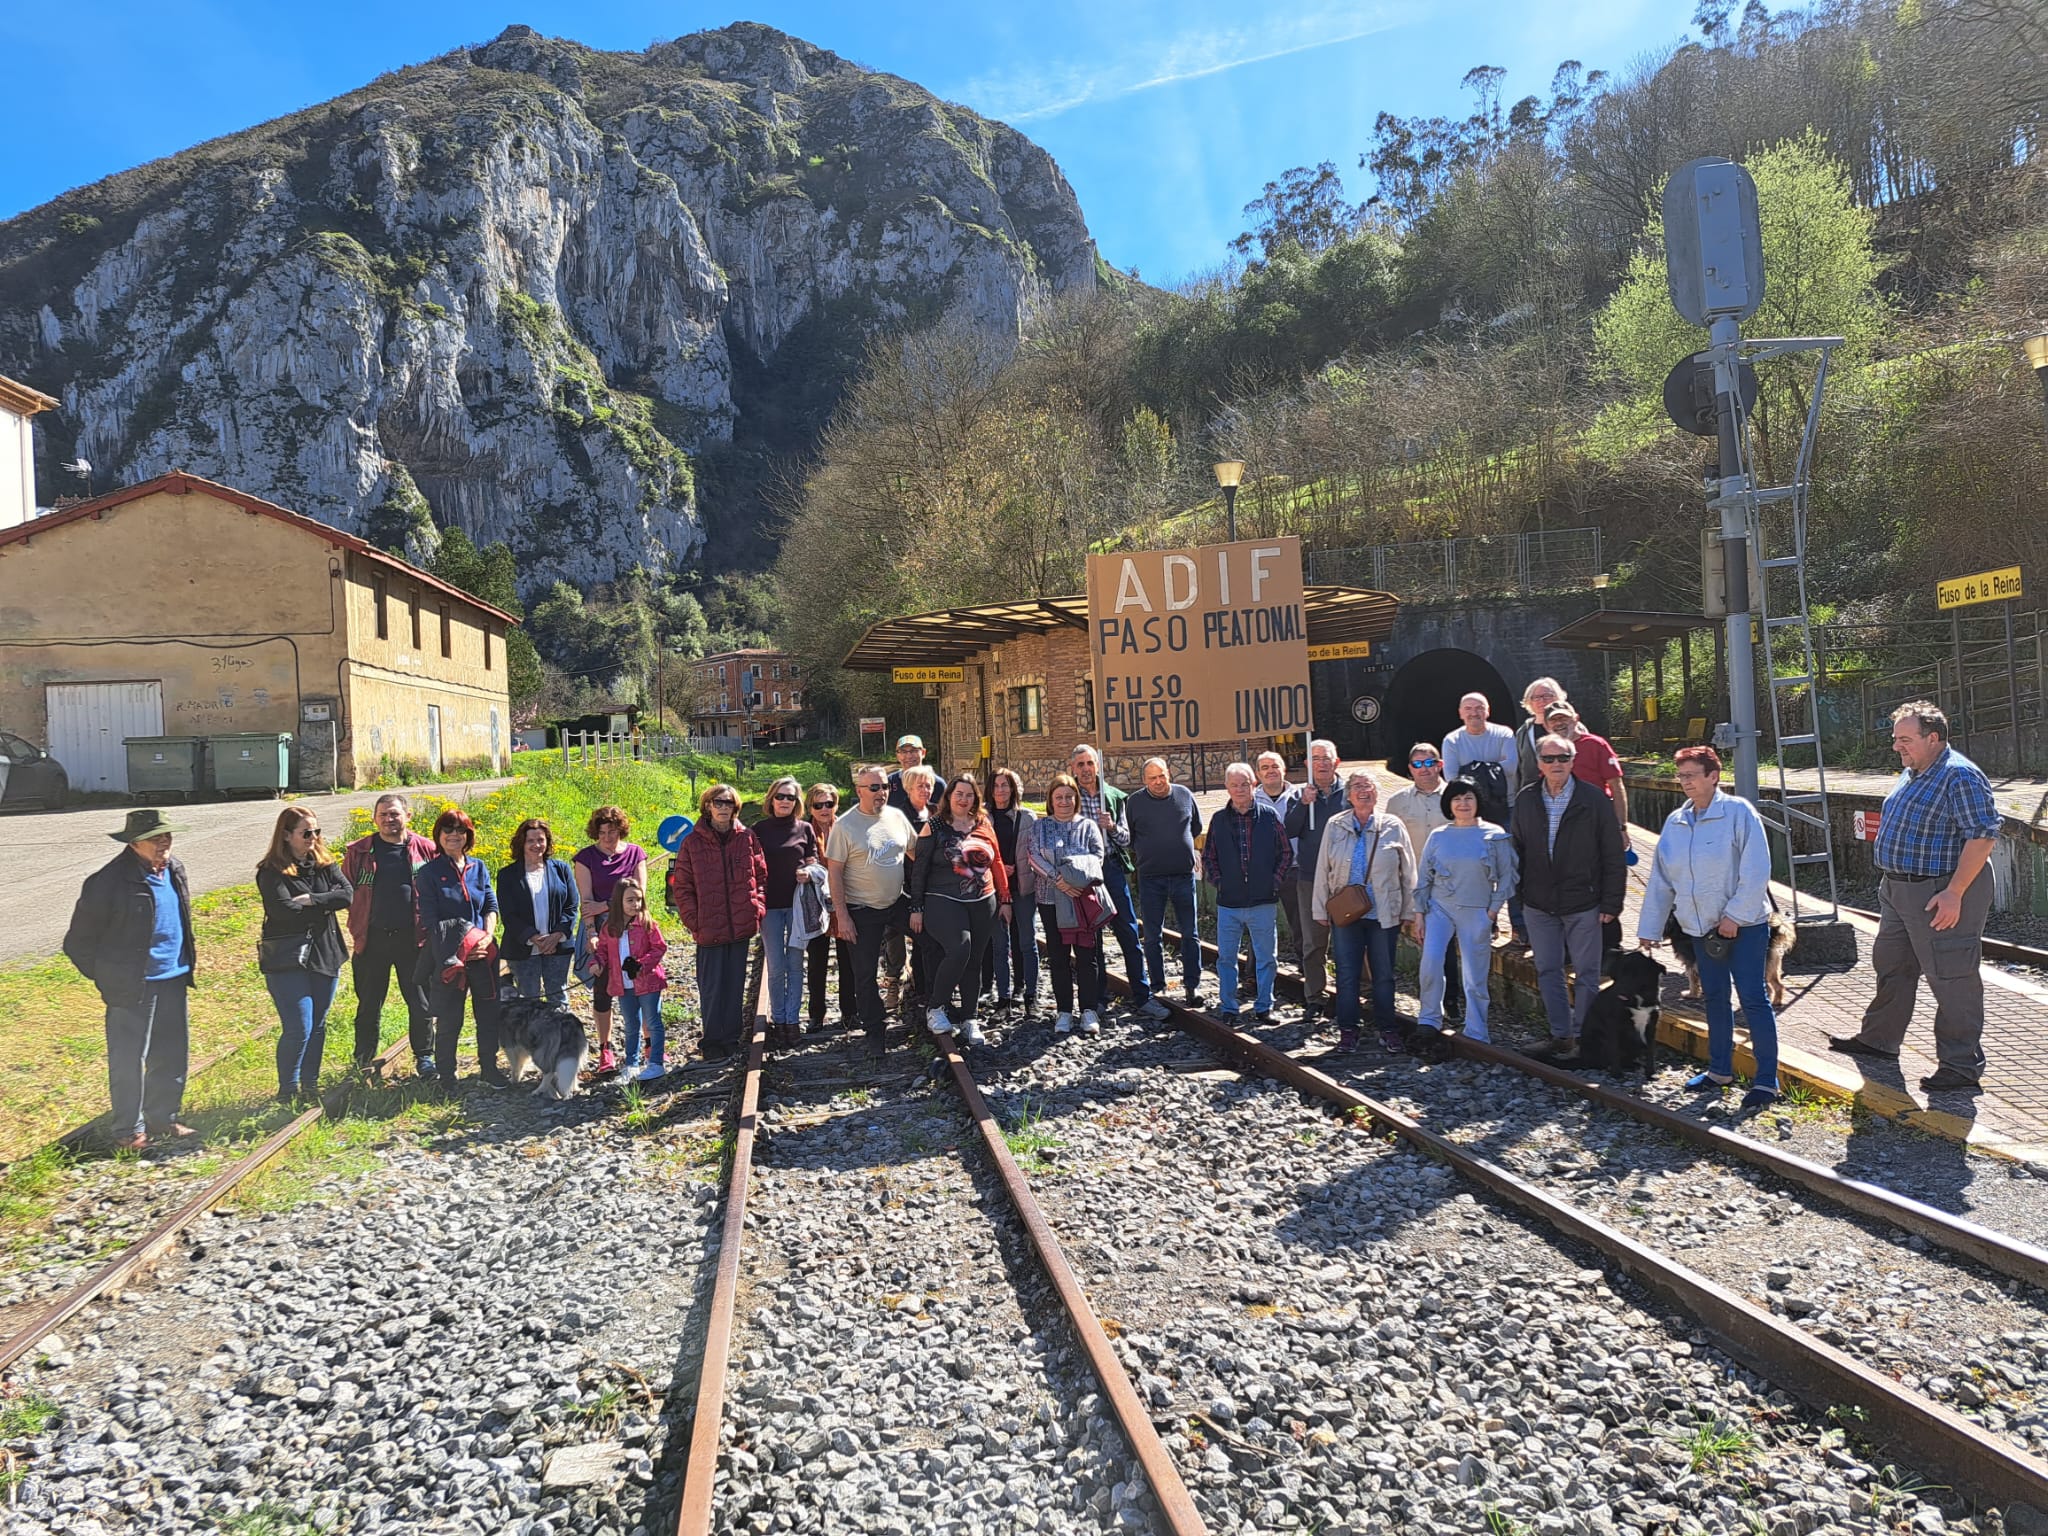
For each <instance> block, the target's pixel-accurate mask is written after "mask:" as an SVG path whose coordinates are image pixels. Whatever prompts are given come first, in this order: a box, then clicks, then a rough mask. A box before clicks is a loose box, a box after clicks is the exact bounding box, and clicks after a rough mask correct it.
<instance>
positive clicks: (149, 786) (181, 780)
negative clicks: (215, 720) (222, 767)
mask: <svg viewBox="0 0 2048 1536" xmlns="http://www.w3.org/2000/svg"><path fill="white" fill-rule="evenodd" d="M121 745H122V746H124V747H126V748H127V749H128V793H129V794H131V795H137V796H147V797H151V798H154V797H155V796H158V795H183V796H185V797H186V798H187V799H190V798H191V797H192V796H193V795H196V794H198V793H199V786H200V778H199V762H200V759H201V758H202V757H203V756H204V755H205V748H206V738H205V737H203V736H128V737H124V738H123V739H122V742H121Z"/></svg>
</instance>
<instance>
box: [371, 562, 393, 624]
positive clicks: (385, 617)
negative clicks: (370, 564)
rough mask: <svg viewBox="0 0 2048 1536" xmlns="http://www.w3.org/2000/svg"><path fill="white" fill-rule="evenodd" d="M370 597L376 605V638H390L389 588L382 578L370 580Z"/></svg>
mask: <svg viewBox="0 0 2048 1536" xmlns="http://www.w3.org/2000/svg"><path fill="white" fill-rule="evenodd" d="M370 596H371V598H372V599H373V600H374V601H375V602H376V604H377V638H378V639H379V640H389V639H390V638H391V588H390V585H389V584H388V583H387V582H386V581H385V580H384V578H383V577H382V576H372V577H371V578H370Z"/></svg>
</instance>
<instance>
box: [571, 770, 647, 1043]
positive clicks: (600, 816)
mask: <svg viewBox="0 0 2048 1536" xmlns="http://www.w3.org/2000/svg"><path fill="white" fill-rule="evenodd" d="M632 829H633V828H632V823H631V822H630V821H628V820H627V819H626V813H625V812H624V811H622V810H620V809H619V808H618V807H617V806H616V805H600V806H599V807H598V808H597V809H596V810H594V811H592V812H591V813H590V820H589V821H587V822H585V823H584V826H583V835H584V836H585V837H587V838H589V839H590V842H589V844H588V846H586V847H583V848H579V849H577V850H576V858H575V861H574V869H575V872H576V891H577V895H578V897H579V898H580V899H581V902H582V909H583V910H582V919H583V926H582V936H581V938H580V939H579V941H578V942H579V945H580V954H579V958H578V960H577V964H578V965H579V966H580V967H582V970H583V975H584V977H585V979H586V980H588V981H589V983H590V1015H591V1018H592V1020H593V1021H594V1022H595V1023H596V1025H597V1070H598V1071H600V1072H611V1071H615V1070H616V1069H617V1067H618V1065H619V1063H618V1060H617V1059H616V1058H615V1057H614V1056H613V1055H612V995H611V993H610V992H609V991H608V990H607V989H606V987H605V982H604V967H603V966H602V965H600V964H598V963H597V957H596V955H595V954H594V953H593V951H594V950H595V948H596V939H597V930H598V929H599V928H600V927H602V926H603V925H604V922H605V918H606V916H607V915H608V914H609V913H610V912H611V909H612V887H613V886H615V885H617V884H618V883H619V882H620V881H621V880H639V881H641V882H642V883H643V884H644V883H645V882H646V879H647V850H646V849H645V848H642V847H641V846H640V845H639V844H638V843H629V842H627V841H626V834H627V833H628V832H630V831H632Z"/></svg>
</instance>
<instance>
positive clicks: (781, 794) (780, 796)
mask: <svg viewBox="0 0 2048 1536" xmlns="http://www.w3.org/2000/svg"><path fill="white" fill-rule="evenodd" d="M768 798H769V799H771V800H795V799H796V796H795V795H792V794H791V793H790V792H789V791H788V790H786V789H778V790H777V791H775V793H774V794H772V795H770V796H769V797H768Z"/></svg>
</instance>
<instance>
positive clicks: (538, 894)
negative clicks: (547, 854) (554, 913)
mask: <svg viewBox="0 0 2048 1536" xmlns="http://www.w3.org/2000/svg"><path fill="white" fill-rule="evenodd" d="M526 888H527V890H529V891H531V892H532V893H533V931H534V932H535V933H546V932H547V931H548V867H547V865H545V864H543V865H541V867H540V868H539V869H529V870H528V871H527V872H526Z"/></svg>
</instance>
